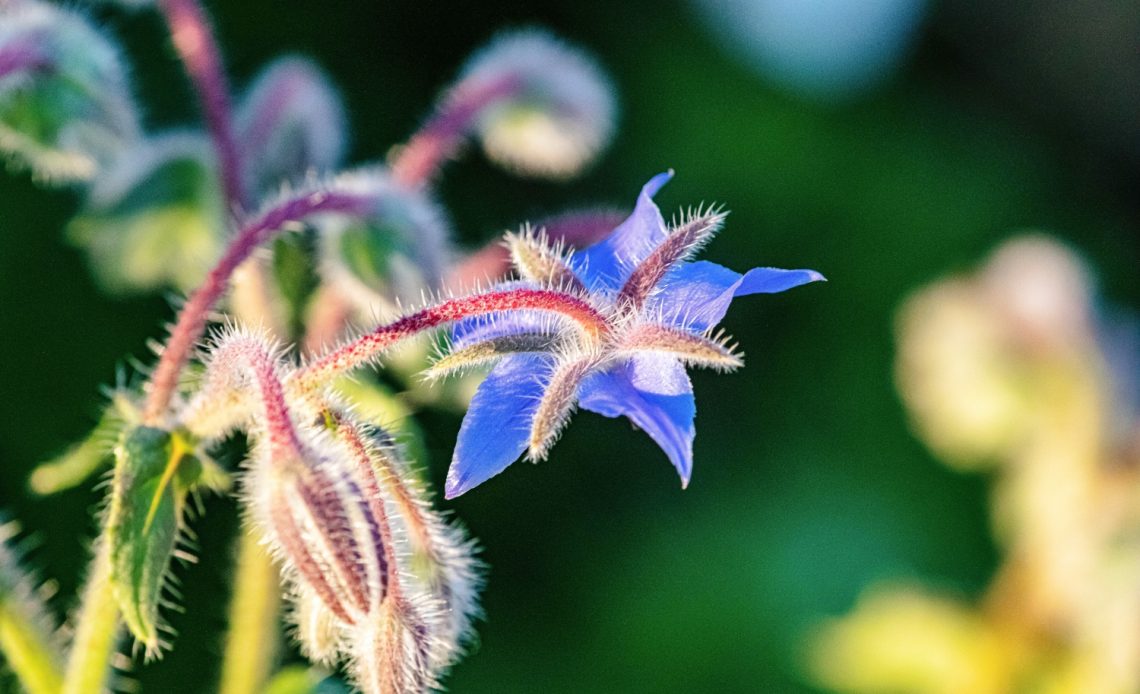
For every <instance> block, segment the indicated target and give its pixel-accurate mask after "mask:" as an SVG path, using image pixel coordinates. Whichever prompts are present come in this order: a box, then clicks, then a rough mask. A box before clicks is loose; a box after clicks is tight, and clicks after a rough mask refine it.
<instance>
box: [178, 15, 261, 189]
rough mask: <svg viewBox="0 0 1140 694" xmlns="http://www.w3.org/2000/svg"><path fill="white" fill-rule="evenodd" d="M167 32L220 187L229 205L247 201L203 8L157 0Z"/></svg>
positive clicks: (217, 53) (223, 82)
mask: <svg viewBox="0 0 1140 694" xmlns="http://www.w3.org/2000/svg"><path fill="white" fill-rule="evenodd" d="M158 4H159V7H160V8H161V9H162V14H163V16H165V17H166V23H167V25H168V26H169V27H170V36H171V39H172V40H173V41H174V47H175V49H177V51H178V55H179V57H181V59H182V62H183V64H184V65H185V67H186V73H187V74H188V75H189V76H190V81H191V82H192V83H193V84H194V90H195V91H196V92H197V94H198V101H199V102H200V106H201V107H202V113H203V115H204V116H205V118H206V125H207V127H208V128H209V130H210V137H211V139H212V140H213V143H214V150H215V152H216V153H217V156H218V165H219V166H220V167H221V175H222V187H223V189H224V191H225V195H226V200H227V201H228V202H229V205H230V207H231V208H233V207H238V208H240V207H243V206H245V205H246V204H248V202H249V201H248V200H247V199H246V191H245V189H244V185H243V184H242V175H241V161H240V159H239V157H238V148H237V140H236V138H235V137H234V126H233V117H232V115H231V108H230V93H229V85H228V83H227V81H226V74H225V71H224V70H223V69H222V58H221V51H219V50H218V44H217V41H216V40H215V39H214V33H213V31H212V30H211V28H210V22H209V19H208V18H207V17H206V12H205V11H204V10H203V8H202V6H201V5H200V4H198V2H197V0H159V3H158Z"/></svg>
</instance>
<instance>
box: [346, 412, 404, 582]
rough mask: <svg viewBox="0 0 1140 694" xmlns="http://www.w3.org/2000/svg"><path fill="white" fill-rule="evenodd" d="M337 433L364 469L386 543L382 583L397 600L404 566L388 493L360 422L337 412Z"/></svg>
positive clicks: (368, 496)
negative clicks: (400, 561)
mask: <svg viewBox="0 0 1140 694" xmlns="http://www.w3.org/2000/svg"><path fill="white" fill-rule="evenodd" d="M334 416H336V415H334ZM336 435H337V436H338V437H339V438H340V439H341V440H342V441H343V442H344V443H345V445H346V446H347V447H348V450H349V452H350V453H351V454H352V457H353V459H354V460H355V461H356V466H357V469H358V471H359V472H360V475H359V479H360V480H361V482H363V484H364V496H365V498H366V499H367V503H368V507H369V509H370V510H371V511H372V515H373V517H374V518H375V519H376V525H377V527H379V529H380V538H381V541H382V544H383V545H384V558H385V571H386V573H387V576H385V577H384V578H383V580H382V584H383V585H386V587H387V595H390V596H391V597H392V599H393V600H398V599H400V597H401V593H402V591H401V589H400V569H399V564H398V563H397V557H396V549H395V538H393V537H392V526H391V525H390V524H389V522H388V512H387V510H386V509H385V508H384V495H383V493H382V492H381V491H380V485H379V483H378V482H377V480H376V470H375V469H373V462H372V453H371V451H369V449H368V445H367V444H366V443H365V442H364V436H363V435H362V434H361V433H360V430H359V429H358V428H357V425H356V424H355V423H354V422H352V421H350V420H349V419H348V418H346V417H340V416H336Z"/></svg>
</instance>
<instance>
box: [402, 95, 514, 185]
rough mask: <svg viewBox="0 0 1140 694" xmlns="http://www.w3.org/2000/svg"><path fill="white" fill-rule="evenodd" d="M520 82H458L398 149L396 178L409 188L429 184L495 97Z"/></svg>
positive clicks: (499, 96) (498, 97) (498, 96)
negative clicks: (474, 83)
mask: <svg viewBox="0 0 1140 694" xmlns="http://www.w3.org/2000/svg"><path fill="white" fill-rule="evenodd" d="M520 88H521V84H520V83H519V81H518V80H517V79H516V78H514V77H504V78H502V79H499V80H496V81H494V82H490V83H487V84H477V85H470V84H463V83H460V84H458V85H457V86H456V87H455V88H454V89H452V90H451V92H450V93H448V95H447V96H446V97H445V98H444V100H443V103H442V104H441V105H440V107H439V109H438V111H437V112H436V114H435V115H434V116H432V117H431V118H430V119H429V120H428V122H427V123H425V124H424V126H423V127H422V128H420V130H419V131H418V132H417V133H416V134H415V135H413V136H412V137H411V139H410V140H408V142H407V144H405V145H404V146H403V147H401V148H400V149H399V150H397V151H398V154H397V156H396V159H395V161H394V162H393V163H392V175H393V177H394V178H395V179H396V181H397V182H398V183H400V184H402V185H405V186H407V187H409V188H415V187H419V186H422V185H426V184H427V183H428V182H430V181H431V179H432V177H433V176H435V174H436V172H438V171H439V168H440V166H442V164H443V162H444V161H446V160H447V159H449V158H451V157H452V156H454V155H455V152H456V150H458V149H459V146H460V145H461V144H462V143H463V139H464V138H465V137H467V133H468V132H469V131H470V130H471V126H472V125H473V124H474V122H475V119H476V118H477V117H478V116H479V114H480V113H481V112H482V110H483V109H485V108H486V107H487V106H489V105H490V104H493V103H494V102H495V101H497V100H499V99H502V98H504V97H509V96H511V95H513V94H515V93H516V92H517V91H518V90H519V89H520Z"/></svg>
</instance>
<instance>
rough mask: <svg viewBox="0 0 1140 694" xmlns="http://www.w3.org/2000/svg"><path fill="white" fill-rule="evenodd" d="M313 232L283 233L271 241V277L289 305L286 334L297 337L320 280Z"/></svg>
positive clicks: (300, 332)
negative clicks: (316, 266)
mask: <svg viewBox="0 0 1140 694" xmlns="http://www.w3.org/2000/svg"><path fill="white" fill-rule="evenodd" d="M314 245H315V240H314V234H312V233H305V234H285V235H284V236H279V237H277V239H276V240H275V241H274V243H273V278H274V280H276V282H277V288H278V290H279V291H280V292H281V297H282V298H283V299H285V302H286V303H287V304H288V306H289V310H288V320H289V330H290V334H291V335H293V336H294V338H298V339H299V338H300V337H301V336H302V334H303V331H304V328H305V309H306V307H307V306H308V303H309V298H310V297H311V296H312V294H313V291H315V290H316V288H317V285H318V284H319V283H320V278H319V277H318V276H317V273H316V271H315V269H314V266H315V249H314Z"/></svg>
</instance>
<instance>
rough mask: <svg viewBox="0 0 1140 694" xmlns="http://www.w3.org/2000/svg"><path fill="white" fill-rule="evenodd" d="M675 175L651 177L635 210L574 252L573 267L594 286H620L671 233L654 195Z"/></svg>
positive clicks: (585, 280) (588, 284)
mask: <svg viewBox="0 0 1140 694" xmlns="http://www.w3.org/2000/svg"><path fill="white" fill-rule="evenodd" d="M671 178H673V172H672V171H671V170H670V171H666V172H664V173H659V174H657V175H656V176H654V177H653V178H651V179H649V182H648V183H646V184H645V185H644V186H643V187H642V189H641V194H640V195H638V196H637V205H636V206H635V207H634V209H633V213H632V214H631V215H630V216H629V217H627V218H626V220H625V221H624V222H622V223H621V224H619V225H618V226H617V228H616V229H614V230H613V232H611V233H610V235H609V236H607V237H606V238H604V239H602V240H601V241H599V242H597V243H595V244H594V245H593V246H590V247H588V248H586V249H585V250H583V251H581V252H580V253H576V254H574V257H573V258H572V259H571V263H572V264H573V267H574V271H575V272H577V273H578V276H579V277H580V278H581V279H582V281H583V282H584V283H585V284H586V286H587V287H589V288H590V289H591V290H598V289H617V288H618V287H620V286H621V285H622V283H623V282H625V279H626V278H627V277H629V273H630V272H631V271H632V270H633V268H634V267H636V266H637V264H638V263H640V262H641V261H642V260H645V258H646V257H648V255H649V254H650V253H652V252H653V249H654V248H656V247H657V245H658V244H660V243H661V241H663V240H664V239H665V237H667V236H668V235H669V231H668V229H667V228H666V227H665V219H664V217H662V216H661V210H659V209H658V208H657V204H656V203H655V202H653V196H654V195H656V194H657V191H659V190H661V186H663V185H665V184H666V183H668V182H669V179H671Z"/></svg>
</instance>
